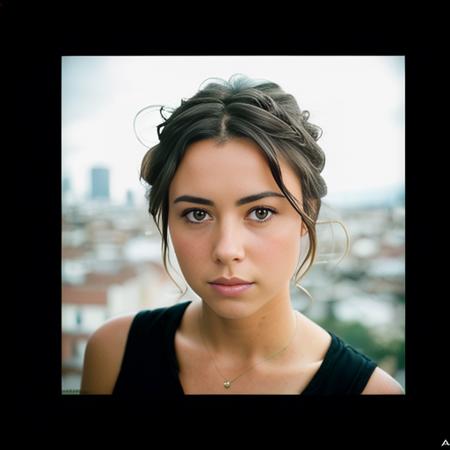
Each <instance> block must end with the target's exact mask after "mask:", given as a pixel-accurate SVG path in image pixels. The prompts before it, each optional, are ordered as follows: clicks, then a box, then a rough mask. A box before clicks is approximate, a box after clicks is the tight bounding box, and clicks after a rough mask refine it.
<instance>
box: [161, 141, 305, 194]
mask: <svg viewBox="0 0 450 450" xmlns="http://www.w3.org/2000/svg"><path fill="white" fill-rule="evenodd" d="M279 164H280V167H281V173H282V178H283V181H284V183H285V185H286V187H287V188H288V189H289V191H290V192H291V193H292V194H293V195H294V196H295V197H297V198H299V195H300V181H299V180H298V178H297V176H296V175H295V173H294V171H293V170H292V168H291V167H289V165H288V164H287V163H286V162H285V161H284V160H283V159H279ZM265 190H273V191H276V192H280V188H279V187H278V185H277V183H276V181H275V180H274V178H273V176H272V172H271V171H270V167H269V164H268V162H267V160H266V159H265V156H264V154H263V152H262V150H261V149H260V148H259V147H258V145H257V144H256V143H254V142H253V141H252V140H250V139H246V138H233V139H230V140H228V141H226V142H224V143H219V142H217V141H216V140H214V139H205V140H202V141H198V142H195V143H193V144H191V145H190V146H189V147H188V148H187V150H186V153H185V155H184V157H183V159H182V161H181V163H180V165H179V167H178V169H177V172H176V174H175V176H174V178H173V180H172V183H171V186H170V196H171V197H173V196H176V195H182V194H186V193H189V194H193V195H195V194H205V195H206V194H208V195H209V196H210V197H209V198H211V196H216V197H217V198H220V197H222V196H223V195H227V196H233V197H236V198H237V197H238V196H243V195H250V194H255V193H258V192H260V191H265ZM188 191H189V192H188Z"/></svg>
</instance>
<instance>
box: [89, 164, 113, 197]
mask: <svg viewBox="0 0 450 450" xmlns="http://www.w3.org/2000/svg"><path fill="white" fill-rule="evenodd" d="M91 198H92V199H95V200H109V169H107V168H105V167H93V168H92V169H91Z"/></svg>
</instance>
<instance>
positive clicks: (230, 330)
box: [199, 296, 297, 364]
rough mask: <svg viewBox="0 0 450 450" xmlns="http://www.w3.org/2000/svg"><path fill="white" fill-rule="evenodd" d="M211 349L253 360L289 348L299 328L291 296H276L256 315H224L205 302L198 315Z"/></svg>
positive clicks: (236, 358)
mask: <svg viewBox="0 0 450 450" xmlns="http://www.w3.org/2000/svg"><path fill="white" fill-rule="evenodd" d="M199 321H200V326H201V330H202V332H203V336H204V339H205V341H206V344H207V346H208V347H209V350H210V351H212V352H213V353H214V355H216V357H219V358H221V359H223V360H228V361H235V362H237V361H238V362H240V363H242V364H244V363H252V362H256V361H258V360H261V359H263V358H268V357H269V356H270V355H271V354H273V353H275V352H277V351H279V350H281V349H283V348H284V347H286V346H287V345H288V344H289V343H290V342H291V341H292V338H293V335H294V333H295V331H296V324H297V316H296V313H295V311H294V310H293V308H292V306H291V301H290V297H289V296H285V297H284V298H275V299H273V300H271V301H269V302H268V303H267V304H265V305H264V306H263V307H262V308H260V309H259V310H257V311H255V312H254V313H253V314H251V315H250V316H247V317H242V318H233V319H229V318H223V317H221V316H219V315H217V314H216V313H215V312H214V311H213V310H212V309H211V308H210V307H209V306H208V305H207V304H206V303H205V302H202V308H201V311H200V315H199Z"/></svg>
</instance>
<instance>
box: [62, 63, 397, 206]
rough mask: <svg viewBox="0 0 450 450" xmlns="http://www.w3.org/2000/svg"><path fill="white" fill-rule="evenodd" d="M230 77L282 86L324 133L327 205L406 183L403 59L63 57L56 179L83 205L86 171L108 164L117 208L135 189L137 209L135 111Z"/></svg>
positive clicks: (174, 101)
mask: <svg viewBox="0 0 450 450" xmlns="http://www.w3.org/2000/svg"><path fill="white" fill-rule="evenodd" d="M235 73H243V74H245V75H247V76H249V77H251V78H257V79H266V80H270V81H274V82H275V83H277V84H279V85H280V86H281V87H282V88H283V89H284V90H285V91H287V92H288V93H290V94H292V95H293V96H294V97H295V98H296V99H297V102H298V103H299V106H300V108H301V109H302V110H305V109H306V110H308V111H309V112H310V119H309V120H310V122H312V123H314V124H317V125H319V126H320V127H321V128H322V130H323V135H322V137H321V138H320V139H319V141H318V144H319V145H320V146H321V147H322V149H323V150H324V151H325V154H326V164H325V168H324V170H323V172H322V175H323V177H324V179H325V181H326V182H327V185H328V195H327V197H326V198H325V199H324V200H329V201H333V200H334V199H336V200H339V198H344V197H345V196H347V195H351V194H352V193H360V192H365V191H373V190H378V189H386V188H390V187H393V186H402V185H404V176H405V174H404V160H405V157H404V153H405V145H404V144H405V139H404V105H405V98H404V86H405V81H404V57H403V56H65V57H63V58H62V71H61V74H62V105H61V108H62V175H63V176H65V177H69V178H70V184H71V188H72V191H73V195H74V196H75V197H76V198H78V199H80V200H81V199H83V198H85V197H86V196H87V195H88V192H89V190H90V178H89V176H90V172H89V171H90V168H91V167H93V166H104V167H108V168H109V169H110V178H111V196H112V199H113V200H114V201H116V202H122V201H124V200H125V192H126V191H127V190H131V191H133V192H134V193H135V198H136V199H137V200H138V201H140V200H142V202H143V201H144V198H143V195H144V191H145V190H144V187H143V185H142V183H141V182H140V181H139V169H140V163H141V160H142V158H143V156H144V154H145V152H146V148H145V147H144V146H143V145H142V144H141V143H140V142H139V140H138V139H137V137H136V135H135V133H134V128H133V120H134V118H135V116H136V114H137V113H138V111H140V110H141V109H142V108H144V107H146V106H149V105H155V104H157V105H167V106H169V107H176V106H178V105H179V104H180V101H181V99H182V98H188V97H190V96H192V95H193V94H195V93H196V92H197V90H198V89H199V88H200V85H201V84H202V83H203V82H204V81H205V80H206V79H208V78H214V77H218V78H224V79H228V78H229V77H230V76H231V75H233V74H235ZM159 122H160V121H158V120H156V119H155V125H156V124H158V123H159ZM144 131H145V130H144ZM147 131H148V130H147ZM149 136H150V138H151V135H149V134H146V135H144V137H147V138H148V137H149Z"/></svg>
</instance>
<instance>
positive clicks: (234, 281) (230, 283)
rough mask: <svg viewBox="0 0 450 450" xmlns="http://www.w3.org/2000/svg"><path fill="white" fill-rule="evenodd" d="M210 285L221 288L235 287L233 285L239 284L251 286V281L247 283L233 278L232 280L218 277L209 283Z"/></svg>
mask: <svg viewBox="0 0 450 450" xmlns="http://www.w3.org/2000/svg"><path fill="white" fill-rule="evenodd" d="M210 283H213V284H221V285H223V286H235V285H238V284H239V285H240V284H251V283H252V282H251V281H247V280H243V279H241V278H237V277H233V278H224V277H220V278H217V279H216V280H213V281H210Z"/></svg>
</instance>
